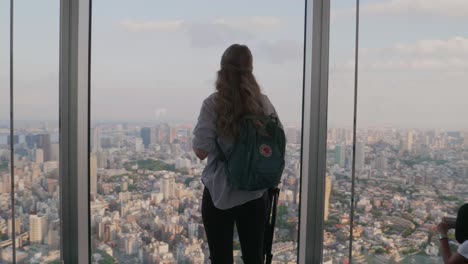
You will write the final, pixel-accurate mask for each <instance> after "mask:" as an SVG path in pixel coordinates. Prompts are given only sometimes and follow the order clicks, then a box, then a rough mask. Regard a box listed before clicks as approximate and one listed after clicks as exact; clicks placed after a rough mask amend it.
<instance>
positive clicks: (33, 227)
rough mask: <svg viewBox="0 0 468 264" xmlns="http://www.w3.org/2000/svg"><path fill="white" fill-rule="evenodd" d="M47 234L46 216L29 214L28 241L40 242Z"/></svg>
mask: <svg viewBox="0 0 468 264" xmlns="http://www.w3.org/2000/svg"><path fill="white" fill-rule="evenodd" d="M46 234H47V216H45V215H44V216H38V215H29V241H30V242H31V243H42V239H44V237H45V235H46Z"/></svg>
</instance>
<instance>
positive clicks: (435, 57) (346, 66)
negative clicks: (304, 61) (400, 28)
mask: <svg viewBox="0 0 468 264" xmlns="http://www.w3.org/2000/svg"><path fill="white" fill-rule="evenodd" d="M359 67H360V69H361V70H363V71H436V70H437V71H444V72H461V71H466V70H468V38H463V37H453V38H449V39H447V40H437V39H436V40H420V41H417V42H413V43H396V44H394V45H392V46H390V47H384V48H377V49H362V50H361V53H360V57H359ZM331 69H332V70H333V71H353V70H354V60H353V59H352V58H350V59H348V60H345V61H340V62H336V63H331Z"/></svg>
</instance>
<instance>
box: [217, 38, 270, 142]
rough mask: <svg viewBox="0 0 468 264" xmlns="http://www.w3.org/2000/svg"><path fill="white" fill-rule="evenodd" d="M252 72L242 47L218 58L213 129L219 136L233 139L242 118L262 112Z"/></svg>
mask: <svg viewBox="0 0 468 264" xmlns="http://www.w3.org/2000/svg"><path fill="white" fill-rule="evenodd" d="M252 70H253V58H252V53H251V52H250V50H249V48H248V47H247V46H245V45H239V44H234V45H231V46H230V47H229V48H227V49H226V51H225V52H224V54H223V56H222V57H221V69H220V70H219V71H218V78H217V80H216V91H217V96H216V104H215V112H216V115H217V122H216V128H217V131H218V133H219V134H220V135H221V136H224V137H228V138H236V137H237V136H238V135H239V132H240V125H241V121H242V118H243V117H244V116H245V115H261V114H263V112H264V111H263V103H262V99H261V98H262V94H261V91H260V86H259V85H258V83H257V80H256V79H255V76H254V75H253V73H252Z"/></svg>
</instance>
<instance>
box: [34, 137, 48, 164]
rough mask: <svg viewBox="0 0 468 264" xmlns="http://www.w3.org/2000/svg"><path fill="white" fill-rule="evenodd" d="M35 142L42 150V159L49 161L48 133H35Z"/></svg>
mask: <svg viewBox="0 0 468 264" xmlns="http://www.w3.org/2000/svg"><path fill="white" fill-rule="evenodd" d="M36 144H37V148H40V149H42V150H43V151H44V161H50V135H49V134H39V135H36Z"/></svg>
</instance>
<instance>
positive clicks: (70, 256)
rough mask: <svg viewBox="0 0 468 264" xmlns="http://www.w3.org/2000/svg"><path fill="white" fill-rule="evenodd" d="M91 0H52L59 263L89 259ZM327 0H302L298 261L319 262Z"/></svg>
mask: <svg viewBox="0 0 468 264" xmlns="http://www.w3.org/2000/svg"><path fill="white" fill-rule="evenodd" d="M91 1H92V0H60V77H59V78H60V89H59V90H60V96H59V98H60V102H59V105H60V175H61V177H60V181H61V182H60V184H61V188H60V190H61V194H60V196H61V198H60V199H61V258H62V263H79V264H87V263H89V261H90V259H91V250H90V246H91V243H90V242H91V241H90V225H89V223H90V212H89V209H90V197H89V195H90V194H89V133H90V116H89V113H90V108H89V107H90V67H91V66H90V53H91V49H90V42H91V5H92V2H91ZM329 27H330V0H305V31H304V68H303V99H302V100H303V121H302V146H303V147H302V153H301V164H302V166H301V191H300V197H301V199H300V200H301V205H300V212H299V215H300V219H299V243H298V263H300V264H305V263H321V262H322V251H323V212H324V193H325V190H324V189H325V186H324V185H325V172H326V137H327V104H328V62H329V61H328V60H329V54H328V52H329V31H330V30H329Z"/></svg>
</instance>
